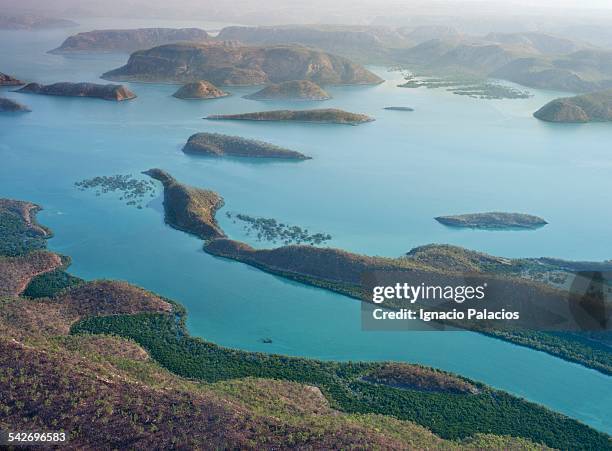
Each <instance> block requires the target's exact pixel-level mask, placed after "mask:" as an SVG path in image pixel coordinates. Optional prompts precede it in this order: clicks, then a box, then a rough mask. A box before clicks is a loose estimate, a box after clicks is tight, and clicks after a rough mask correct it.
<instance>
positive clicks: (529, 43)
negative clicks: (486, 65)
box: [484, 32, 585, 55]
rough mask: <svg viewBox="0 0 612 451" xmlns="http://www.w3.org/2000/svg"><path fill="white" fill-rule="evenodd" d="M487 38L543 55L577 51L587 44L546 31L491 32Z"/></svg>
mask: <svg viewBox="0 0 612 451" xmlns="http://www.w3.org/2000/svg"><path fill="white" fill-rule="evenodd" d="M484 39H485V40H487V41H491V42H496V43H498V44H505V45H511V46H516V47H517V48H522V49H523V50H525V51H532V52H534V53H541V54H543V55H561V54H566V53H572V52H576V51H578V50H581V49H583V48H584V47H585V45H583V44H581V43H578V42H576V41H573V40H571V39H567V38H563V37H558V36H553V35H550V34H546V33H535V32H531V33H489V34H488V35H486V36H485V37H484Z"/></svg>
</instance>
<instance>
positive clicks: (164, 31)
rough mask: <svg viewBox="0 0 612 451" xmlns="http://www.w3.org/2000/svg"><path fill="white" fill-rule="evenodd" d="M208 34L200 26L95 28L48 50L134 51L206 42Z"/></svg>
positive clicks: (65, 51) (84, 51) (64, 51)
mask: <svg viewBox="0 0 612 451" xmlns="http://www.w3.org/2000/svg"><path fill="white" fill-rule="evenodd" d="M207 39H209V36H208V33H206V31H204V30H201V29H199V28H138V29H133V30H94V31H87V32H84V33H78V34H75V35H72V36H69V37H68V38H66V40H65V41H64V42H63V43H62V45H60V46H59V47H58V48H56V49H53V50H50V51H49V53H58V54H61V53H93V52H133V51H135V50H140V49H148V48H151V47H155V46H158V45H163V44H170V43H173V42H181V41H194V42H198V41H206V40H207Z"/></svg>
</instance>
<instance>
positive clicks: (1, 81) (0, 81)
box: [0, 72, 25, 86]
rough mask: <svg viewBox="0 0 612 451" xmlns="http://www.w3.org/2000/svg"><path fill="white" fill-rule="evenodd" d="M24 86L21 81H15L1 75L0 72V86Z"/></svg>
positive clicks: (13, 78) (12, 78) (5, 75)
mask: <svg viewBox="0 0 612 451" xmlns="http://www.w3.org/2000/svg"><path fill="white" fill-rule="evenodd" d="M21 85H25V83H24V82H22V81H21V80H17V79H16V78H15V77H11V76H10V75H7V74H3V73H2V72H0V86H21Z"/></svg>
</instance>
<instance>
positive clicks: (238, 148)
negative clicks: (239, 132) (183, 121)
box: [183, 133, 310, 160]
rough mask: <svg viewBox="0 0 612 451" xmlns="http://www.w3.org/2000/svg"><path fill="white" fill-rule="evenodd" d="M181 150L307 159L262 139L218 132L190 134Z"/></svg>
mask: <svg viewBox="0 0 612 451" xmlns="http://www.w3.org/2000/svg"><path fill="white" fill-rule="evenodd" d="M183 152H185V153H189V154H195V155H206V156H214V157H220V156H225V155H227V156H232V157H249V158H279V159H288V160H308V159H310V157H307V156H306V155H304V154H301V153H299V152H296V151H294V150H289V149H285V148H283V147H279V146H275V145H274V144H270V143H267V142H264V141H257V140H254V139H246V138H241V137H240V136H229V135H222V134H220V133H196V134H195V135H191V136H190V137H189V139H188V140H187V144H185V146H184V147H183Z"/></svg>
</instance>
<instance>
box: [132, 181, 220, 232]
mask: <svg viewBox="0 0 612 451" xmlns="http://www.w3.org/2000/svg"><path fill="white" fill-rule="evenodd" d="M143 174H146V175H148V176H149V177H152V178H154V179H155V180H159V181H160V182H161V183H162V185H163V186H164V217H165V221H166V223H167V224H168V225H170V226H171V227H174V228H175V229H178V230H182V231H184V232H187V233H191V234H192V235H196V236H197V237H199V238H201V239H203V240H211V239H215V238H222V237H224V236H225V234H224V233H223V231H222V230H221V228H220V227H219V225H218V224H217V220H216V219H215V213H216V212H217V210H218V209H219V208H221V207H222V206H223V198H222V197H221V196H219V195H218V194H217V193H215V192H213V191H208V190H203V189H199V188H194V187H191V186H187V185H183V184H181V183H179V182H177V181H176V180H175V179H174V178H173V177H172V176H171V175H170V174H168V173H167V172H165V171H162V170H161V169H149V170H148V171H145V172H143Z"/></svg>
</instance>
